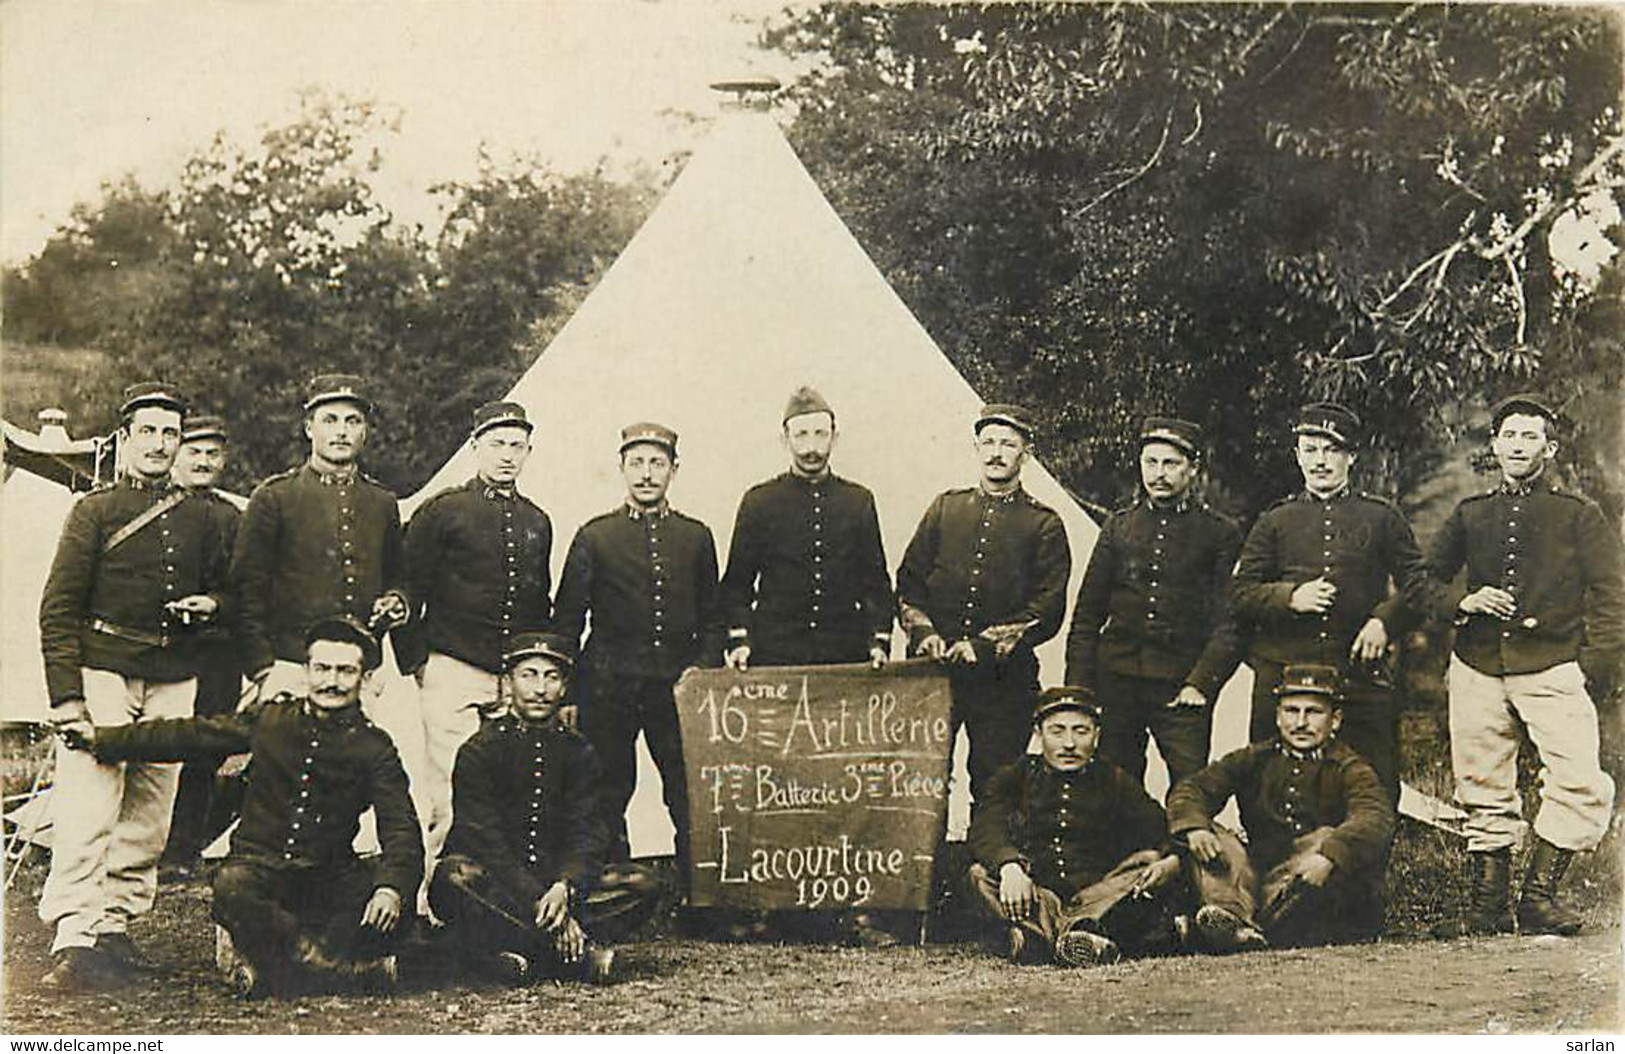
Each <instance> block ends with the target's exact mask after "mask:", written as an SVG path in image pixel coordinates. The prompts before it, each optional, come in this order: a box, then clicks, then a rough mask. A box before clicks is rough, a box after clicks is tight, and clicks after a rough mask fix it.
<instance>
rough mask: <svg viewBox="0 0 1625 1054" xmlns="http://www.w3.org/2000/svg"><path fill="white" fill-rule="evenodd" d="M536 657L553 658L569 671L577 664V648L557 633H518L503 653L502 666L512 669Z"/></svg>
mask: <svg viewBox="0 0 1625 1054" xmlns="http://www.w3.org/2000/svg"><path fill="white" fill-rule="evenodd" d="M536 658H542V659H551V660H552V661H553V662H556V663H558V664H559V665H560V666H562V667H564V669H565V672H567V673H568V672H569V671H571V670H574V669H575V665H576V658H575V648H573V647H571V645H570V642H569V640H567V639H565V638H564V637H561V636H559V635H558V634H557V633H516V634H514V636H513V639H512V640H510V641H509V642H508V648H507V650H506V651H504V652H503V653H502V667H503V669H506V670H511V669H513V668H514V667H515V666H518V665H519V664H520V663H522V662H524V661H525V660H526V659H536Z"/></svg>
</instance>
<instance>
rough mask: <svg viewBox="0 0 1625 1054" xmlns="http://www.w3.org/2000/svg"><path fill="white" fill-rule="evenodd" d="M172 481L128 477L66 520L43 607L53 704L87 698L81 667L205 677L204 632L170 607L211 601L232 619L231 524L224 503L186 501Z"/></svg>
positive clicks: (148, 676) (160, 678)
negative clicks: (151, 512)
mask: <svg viewBox="0 0 1625 1054" xmlns="http://www.w3.org/2000/svg"><path fill="white" fill-rule="evenodd" d="M180 493H181V492H179V491H176V490H175V489H174V488H173V485H172V484H171V483H170V482H169V480H168V479H167V478H166V479H163V480H158V481H154V482H151V483H147V482H143V481H141V480H138V479H137V478H136V477H134V476H127V477H125V478H124V479H123V480H122V481H120V482H119V483H118V484H116V485H114V486H111V487H104V488H102V489H99V490H95V491H92V492H91V493H89V494H86V495H85V496H84V497H82V498H80V499H79V501H78V502H77V503H75V505H74V506H73V508H72V509H71V510H70V511H69V513H68V518H67V521H66V522H65V523H64V524H63V527H62V537H61V540H60V541H59V542H58V544H57V550H56V558H55V560H54V561H53V562H52V564H51V573H50V576H49V577H48V578H47V579H46V582H45V590H44V593H43V594H42V596H41V599H40V645H41V651H42V653H43V656H44V659H45V683H46V689H47V691H48V692H49V694H50V699H51V705H53V706H56V705H58V704H61V703H64V702H67V701H69V700H71V699H82V698H84V694H85V692H84V683H83V675H82V673H81V668H82V667H87V666H88V667H91V668H93V669H99V670H111V671H113V672H114V673H120V674H123V675H125V676H126V677H139V678H142V679H144V680H148V681H156V682H174V681H185V680H189V679H191V678H192V677H194V676H196V675H197V665H198V661H199V655H198V647H197V644H198V641H199V639H200V637H201V635H202V629H201V626H200V625H193V626H188V625H185V624H183V623H181V622H180V621H179V620H178V619H176V618H175V617H174V616H173V615H171V614H170V613H169V611H168V610H167V609H166V608H165V607H164V605H165V604H167V603H169V602H170V601H173V600H180V599H181V598H182V597H187V596H192V595H193V594H198V593H204V594H208V595H210V596H212V597H214V598H215V600H216V601H218V602H220V608H219V609H218V610H217V611H216V613H215V615H214V619H213V621H214V622H216V623H221V624H226V623H228V622H229V620H230V619H231V617H232V613H231V611H230V608H229V605H228V604H227V603H226V601H227V599H228V571H229V567H230V563H231V546H232V530H233V520H232V518H231V517H230V516H228V515H227V514H226V512H225V510H224V509H222V508H221V503H216V502H208V501H196V500H192V499H190V498H186V499H184V500H180V501H178V502H175V499H176V498H178V497H180ZM160 502H165V503H170V502H174V504H172V505H171V507H168V508H167V509H166V511H164V512H162V513H160V514H159V515H158V516H156V517H155V518H154V519H153V520H152V521H151V522H149V523H147V524H146V525H145V526H143V527H142V528H141V529H140V530H139V531H137V532H136V533H135V534H133V535H130V536H129V537H128V538H127V539H126V540H125V541H123V542H121V543H120V544H119V545H118V546H117V547H116V548H114V549H112V550H111V551H105V550H104V547H105V546H106V544H107V541H108V540H109V539H110V538H112V537H113V535H115V534H116V533H118V532H119V531H120V530H121V529H122V528H123V527H124V526H125V525H126V524H128V523H130V522H131V521H132V520H134V519H136V518H137V517H138V516H140V515H142V514H143V513H145V512H146V511H147V510H148V509H149V508H152V507H153V506H155V505H157V504H158V503H160Z"/></svg>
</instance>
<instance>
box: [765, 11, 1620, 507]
mask: <svg viewBox="0 0 1625 1054" xmlns="http://www.w3.org/2000/svg"><path fill="white" fill-rule="evenodd" d="M766 42H767V43H768V44H769V45H771V46H775V47H779V48H782V49H784V50H786V51H789V52H793V53H798V54H802V55H807V54H814V55H818V56H821V57H822V58H823V59H824V62H823V63H822V65H821V67H820V72H818V73H817V74H816V75H814V76H812V77H809V78H807V79H806V80H804V81H803V82H802V83H801V84H799V85H797V86H796V88H795V89H794V91H793V93H792V97H791V100H790V101H791V103H792V104H793V106H794V109H795V115H796V116H795V121H794V125H793V127H792V130H791V135H792V139H793V141H794V143H795V145H796V147H797V150H798V152H799V153H800V154H801V156H802V158H803V159H804V160H805V161H806V162H807V164H808V165H809V167H810V168H811V169H812V171H813V174H814V177H815V178H816V179H817V180H818V181H819V183H820V185H821V186H823V187H824V188H825V189H826V191H827V192H828V193H829V195H830V197H831V200H832V202H833V203H834V205H835V206H836V208H837V210H838V211H839V212H840V213H841V214H842V216H843V217H844V218H845V219H846V220H847V221H848V223H849V224H850V225H851V226H852V227H853V229H854V231H855V232H856V233H857V234H858V236H859V238H860V240H861V241H862V242H863V243H864V244H865V246H866V247H868V249H869V250H870V252H871V254H872V255H873V256H874V257H875V259H876V261H877V263H878V264H879V265H880V267H881V269H882V271H883V272H884V273H885V274H886V275H887V277H888V278H889V279H890V280H891V281H892V282H893V284H894V285H895V286H896V287H897V289H898V292H899V293H900V294H901V295H902V296H903V298H904V299H905V301H906V302H907V303H908V304H909V305H910V306H911V308H912V309H913V310H914V311H915V312H916V313H917V314H918V315H919V316H920V318H921V320H922V322H923V323H924V324H925V326H926V328H927V329H928V330H930V331H931V332H932V334H933V335H934V336H935V337H936V338H937V339H938V341H939V343H941V344H942V346H943V347H944V350H945V351H946V352H947V353H948V355H949V356H950V358H952V359H953V360H954V362H955V364H956V365H957V366H959V367H960V369H961V370H962V371H963V372H964V373H965V375H966V376H967V377H968V378H969V379H970V380H971V381H972V383H973V384H975V385H976V386H977V388H978V390H980V391H981V392H983V393H984V395H986V396H988V397H990V398H991V397H998V398H1013V399H1018V400H1022V401H1025V402H1028V403H1031V404H1033V405H1034V406H1035V407H1036V408H1037V409H1038V410H1039V411H1040V412H1039V416H1040V417H1041V419H1042V420H1043V421H1044V422H1046V428H1045V435H1044V437H1043V438H1044V440H1045V443H1046V445H1047V447H1048V448H1049V449H1048V450H1047V452H1046V454H1047V460H1048V461H1049V462H1050V463H1051V464H1052V466H1053V467H1055V468H1056V469H1057V470H1058V471H1059V474H1060V475H1061V476H1062V478H1063V479H1065V480H1067V481H1068V482H1069V483H1070V484H1071V485H1072V486H1073V487H1075V488H1076V489H1078V490H1079V491H1081V492H1082V493H1083V494H1085V495H1087V496H1092V497H1095V498H1098V499H1100V500H1103V501H1111V500H1114V499H1116V498H1118V497H1120V496H1122V495H1124V494H1126V493H1128V492H1129V491H1130V490H1131V488H1132V484H1133V470H1132V465H1131V455H1132V450H1133V437H1134V435H1135V430H1136V428H1137V423H1138V419H1139V418H1140V417H1141V416H1142V415H1144V414H1146V413H1154V412H1173V413H1178V414H1180V415H1182V416H1189V417H1193V418H1195V419H1197V420H1200V421H1202V422H1203V423H1204V424H1205V425H1206V426H1207V427H1208V430H1209V433H1210V436H1211V437H1212V441H1213V446H1214V453H1215V457H1214V461H1213V466H1212V469H1213V472H1212V474H1213V477H1214V480H1213V482H1214V484H1215V486H1216V489H1217V490H1218V491H1219V492H1221V493H1223V494H1224V495H1226V496H1227V497H1228V499H1229V502H1228V503H1229V504H1231V505H1232V506H1234V507H1235V509H1236V511H1238V512H1244V513H1251V512H1253V511H1255V510H1256V509H1258V508H1259V507H1260V506H1262V505H1263V504H1265V503H1266V502H1268V501H1269V500H1270V499H1271V498H1273V497H1274V496H1276V495H1278V494H1280V493H1282V492H1284V491H1286V490H1287V489H1289V488H1290V486H1291V485H1292V484H1293V483H1294V482H1295V480H1296V475H1295V471H1294V469H1293V467H1292V465H1291V462H1290V458H1289V456H1288V453H1287V450H1286V447H1285V444H1284V443H1283V442H1282V432H1283V429H1282V428H1281V422H1282V419H1283V417H1284V415H1286V414H1287V413H1289V412H1290V410H1291V408H1292V407H1294V406H1295V405H1297V404H1298V403H1300V402H1302V401H1305V400H1308V399H1312V398H1335V399H1338V400H1341V401H1344V402H1347V403H1349V404H1350V405H1351V406H1353V407H1354V408H1355V409H1356V410H1357V411H1359V412H1360V413H1361V414H1362V415H1363V417H1364V418H1365V419H1366V421H1367V422H1368V424H1369V426H1370V431H1371V432H1372V441H1371V444H1370V447H1369V449H1368V450H1367V452H1366V457H1365V459H1364V460H1365V462H1366V469H1367V471H1366V475H1365V485H1366V486H1368V487H1373V488H1375V489H1379V490H1384V491H1387V492H1389V493H1394V494H1408V493H1409V492H1411V491H1412V490H1413V489H1414V488H1415V487H1416V486H1417V485H1418V484H1419V482H1420V481H1421V480H1423V479H1424V478H1425V477H1426V476H1427V475H1428V474H1429V472H1430V471H1432V470H1433V469H1434V468H1435V467H1436V462H1437V459H1438V452H1439V451H1440V450H1443V449H1447V448H1448V443H1449V442H1451V441H1453V440H1454V439H1455V438H1456V437H1457V436H1458V435H1459V434H1461V432H1462V431H1463V430H1464V429H1469V428H1471V427H1473V426H1474V425H1476V424H1479V423H1481V414H1477V415H1475V414H1474V413H1473V412H1472V411H1471V410H1470V409H1469V408H1474V407H1481V406H1482V404H1483V403H1484V402H1485V401H1486V400H1488V399H1490V398H1492V397H1493V396H1495V395H1497V394H1499V393H1502V392H1504V391H1505V390H1508V389H1509V388H1518V387H1526V386H1536V387H1543V388H1546V389H1548V390H1549V391H1550V392H1551V393H1552V394H1553V395H1554V396H1555V397H1556V398H1558V399H1559V401H1561V402H1564V403H1565V404H1568V406H1569V408H1570V410H1571V411H1572V412H1573V413H1574V414H1575V416H1576V417H1577V418H1580V419H1581V423H1582V425H1583V427H1582V429H1581V430H1580V431H1579V433H1578V435H1577V437H1576V438H1577V439H1578V440H1579V441H1578V442H1577V443H1574V444H1571V445H1570V446H1569V447H1567V448H1566V450H1567V451H1568V456H1569V457H1570V458H1571V459H1573V460H1574V462H1575V464H1574V467H1575V468H1577V469H1579V470H1580V472H1581V474H1582V475H1583V476H1586V477H1587V478H1588V480H1589V481H1590V482H1592V483H1593V484H1594V485H1600V486H1601V489H1602V491H1603V492H1604V493H1603V494H1602V495H1601V496H1604V497H1605V498H1607V499H1608V500H1609V501H1610V503H1611V504H1612V505H1613V507H1614V508H1615V509H1616V510H1617V508H1618V503H1619V497H1620V494H1621V492H1622V491H1625V477H1621V476H1620V475H1619V473H1618V472H1614V473H1613V474H1612V475H1609V474H1608V473H1607V472H1606V471H1605V470H1606V469H1607V468H1608V467H1609V466H1613V465H1617V464H1618V460H1617V457H1615V458H1614V459H1613V460H1609V459H1608V454H1609V451H1608V450H1606V449H1604V448H1602V447H1599V446H1598V445H1597V444H1596V442H1595V441H1596V440H1597V439H1598V438H1599V437H1601V436H1604V435H1614V434H1617V432H1618V424H1619V420H1620V419H1619V407H1618V405H1617V403H1618V399H1617V394H1616V395H1615V397H1614V399H1612V400H1606V397H1603V398H1597V399H1596V400H1595V401H1594V402H1581V401H1580V396H1581V394H1582V393H1585V392H1587V391H1588V390H1592V389H1595V388H1597V387H1599V386H1600V385H1611V386H1612V387H1611V388H1610V389H1609V391H1612V392H1614V393H1617V392H1618V390H1619V388H1618V385H1619V381H1620V366H1619V361H1620V360H1619V354H1618V351H1619V348H1618V344H1617V340H1616V338H1615V337H1614V336H1613V334H1614V333H1617V332H1618V330H1617V328H1615V329H1613V330H1610V329H1609V328H1608V325H1609V324H1610V323H1612V322H1616V321H1617V289H1618V269H1617V267H1616V266H1614V265H1613V264H1612V263H1608V265H1607V266H1605V267H1603V268H1602V270H1601V274H1600V275H1599V276H1597V277H1596V278H1595V280H1588V279H1587V277H1586V276H1583V275H1576V274H1572V273H1566V272H1565V271H1564V270H1563V269H1562V268H1561V267H1560V266H1557V263H1558V261H1556V260H1554V257H1553V255H1552V253H1551V251H1550V249H1549V248H1548V235H1550V234H1551V232H1552V231H1553V229H1554V226H1555V225H1557V224H1558V223H1559V222H1560V221H1561V220H1563V219H1564V218H1565V217H1567V218H1568V219H1570V220H1573V219H1575V218H1577V216H1578V213H1579V211H1582V210H1584V209H1585V208H1587V207H1589V208H1591V209H1592V210H1593V211H1599V210H1600V211H1601V212H1603V213H1604V214H1605V213H1606V209H1605V207H1604V206H1605V205H1606V203H1607V202H1610V201H1614V200H1617V197H1618V189H1619V187H1620V185H1621V183H1622V181H1625V166H1622V165H1621V153H1622V150H1625V134H1622V132H1625V129H1622V126H1621V124H1620V120H1619V114H1618V112H1617V110H1616V109H1615V108H1614V100H1616V99H1617V97H1618V93H1619V69H1618V55H1619V39H1618V34H1617V29H1616V27H1615V25H1614V23H1613V21H1612V20H1610V19H1609V18H1608V17H1607V15H1606V14H1605V13H1602V12H1598V11H1589V10H1585V9H1573V8H1570V9H1564V10H1550V9H1544V8H1529V7H1511V6H1504V5H1482V6H1480V5H1465V6H1450V7H1446V6H1429V5H1413V6H1408V7H1403V8H1402V7H1396V6H1391V5H1368V6H1355V5H1339V6H1334V5H1321V4H1314V5H1291V6H1286V5H1279V4H1268V5H1261V4H1253V5H1229V4H1226V5H1199V4H1166V5H1127V4H1103V5H1094V4H1090V5H1066V4H1054V5H1025V4H1024V5H999V4H990V5H985V6H983V5H958V6H952V7H947V8H927V7H921V6H874V7H863V6H852V5H844V4H827V5H825V6H823V7H820V8H818V9H816V10H814V11H811V12H808V13H805V14H803V15H800V16H796V17H794V18H792V19H791V20H790V21H788V22H787V23H785V24H783V25H780V26H778V27H777V28H775V29H773V30H770V31H769V33H768V34H767V37H766ZM1598 195H1601V196H1602V201H1603V204H1602V205H1599V204H1598V197H1597V196H1598ZM1587 203H1589V205H1588V204H1587ZM1612 222H1613V223H1615V224H1617V223H1618V213H1617V211H1616V212H1614V213H1613V219H1612ZM1604 225H1606V224H1604ZM1581 227H1582V228H1584V227H1585V225H1584V224H1581ZM1590 229H1592V230H1593V231H1594V235H1595V237H1596V238H1597V239H1600V238H1602V236H1603V235H1602V231H1601V230H1600V229H1597V225H1596V224H1595V223H1593V224H1592V227H1591V228H1590ZM1611 258H1612V257H1611V254H1609V259H1610V260H1611ZM1605 403H1606V405H1605ZM1593 413H1596V414H1599V415H1600V416H1601V421H1600V422H1596V425H1597V426H1596V427H1595V428H1593V427H1591V425H1592V423H1593V419H1592V418H1591V416H1590V415H1591V414H1593ZM1614 442H1615V443H1616V444H1617V440H1614ZM1613 453H1614V454H1616V455H1617V451H1614V452H1613Z"/></svg>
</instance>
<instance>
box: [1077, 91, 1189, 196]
mask: <svg viewBox="0 0 1625 1054" xmlns="http://www.w3.org/2000/svg"><path fill="white" fill-rule="evenodd" d="M1173 123H1174V108H1173V107H1172V106H1170V107H1168V116H1166V117H1164V118H1163V121H1162V138H1160V139H1158V140H1157V148H1156V149H1155V150H1153V151H1152V152H1151V156H1150V157H1148V158H1146V161H1145V164H1143V165H1141V166H1140V167H1139V168H1137V169H1135V170H1134V171H1133V172H1132V173H1130V174H1129V175H1128V176H1127V177H1126V178H1124V179H1123V180H1121V181H1119V182H1118V183H1116V184H1114V185H1112V186H1111V187H1109V188H1107V190H1106V191H1105V192H1104V193H1102V194H1100V195H1099V196H1097V197H1096V198H1095V199H1094V200H1092V201H1090V202H1089V203H1088V204H1087V205H1085V206H1083V208H1081V209H1079V210H1078V211H1077V212H1074V213H1073V214H1072V218H1073V219H1074V220H1081V219H1082V218H1083V217H1084V216H1086V215H1088V214H1089V213H1090V212H1092V211H1093V210H1094V209H1095V207H1096V206H1098V205H1100V204H1101V203H1102V202H1104V201H1105V200H1106V199H1107V198H1109V197H1111V196H1112V195H1113V194H1116V193H1117V192H1118V191H1120V190H1122V189H1123V188H1124V187H1127V186H1128V185H1129V184H1131V183H1133V182H1135V181H1136V180H1138V179H1140V178H1141V177H1142V176H1144V175H1145V174H1146V173H1147V172H1149V171H1151V168H1152V166H1154V165H1155V164H1156V163H1157V162H1158V161H1159V160H1160V159H1161V158H1162V148H1163V147H1165V146H1167V145H1168V130H1169V129H1170V128H1172V127H1173Z"/></svg>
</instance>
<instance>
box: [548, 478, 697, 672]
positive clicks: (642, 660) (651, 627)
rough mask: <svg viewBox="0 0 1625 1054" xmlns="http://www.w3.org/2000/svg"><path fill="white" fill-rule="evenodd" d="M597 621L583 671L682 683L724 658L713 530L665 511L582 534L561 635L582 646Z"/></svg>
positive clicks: (599, 524)
mask: <svg viewBox="0 0 1625 1054" xmlns="http://www.w3.org/2000/svg"><path fill="white" fill-rule="evenodd" d="M589 611H591V613H592V636H591V638H589V639H588V641H587V644H586V648H585V649H584V653H583V665H584V666H594V665H608V666H612V667H613V668H614V669H615V671H616V672H617V673H622V674H629V675H634V676H639V677H651V678H663V679H665V680H667V681H668V682H669V681H672V680H675V679H676V677H677V675H678V674H679V673H681V672H682V671H683V669H684V668H685V667H688V666H693V665H715V664H716V663H717V662H718V661H719V658H720V655H721V652H722V628H721V622H720V612H719V609H718V607H717V549H716V542H715V541H714V540H713V538H712V537H711V529H710V528H709V527H707V526H706V525H705V524H703V523H701V522H700V521H699V520H696V519H694V518H693V517H691V516H685V515H683V514H682V513H680V512H677V511H676V510H674V509H671V508H667V507H662V508H661V509H659V510H658V511H655V512H643V511H641V510H639V509H638V508H636V507H634V506H632V505H623V506H622V507H620V508H618V509H615V510H613V511H611V512H607V513H605V514H604V515H602V516H598V517H596V518H594V519H592V520H589V521H587V522H586V523H585V524H583V525H582V527H581V529H580V530H579V531H577V532H576V536H575V538H574V540H572V541H571V543H570V552H569V555H568V556H567V557H566V558H565V561H564V574H563V575H562V576H560V578H559V592H558V603H557V605H556V609H555V611H554V628H555V630H556V631H557V632H558V633H559V634H561V635H563V636H564V637H565V638H566V639H567V640H572V641H578V640H580V639H581V634H582V633H583V632H584V631H585V630H586V627H587V613H588V612H589Z"/></svg>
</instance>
